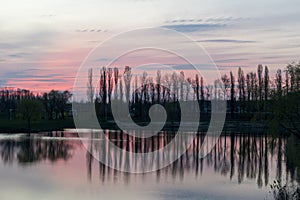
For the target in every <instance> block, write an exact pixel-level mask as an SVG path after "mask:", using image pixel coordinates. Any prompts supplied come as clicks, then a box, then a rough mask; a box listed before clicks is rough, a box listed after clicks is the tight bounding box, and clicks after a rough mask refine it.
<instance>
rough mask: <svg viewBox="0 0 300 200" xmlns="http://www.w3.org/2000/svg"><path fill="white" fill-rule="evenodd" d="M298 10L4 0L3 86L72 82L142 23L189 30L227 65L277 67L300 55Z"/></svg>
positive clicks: (159, 1)
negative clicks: (90, 58)
mask: <svg viewBox="0 0 300 200" xmlns="http://www.w3.org/2000/svg"><path fill="white" fill-rule="evenodd" d="M299 17H300V6H298V1H296V0H285V1H284V0H273V1H267V0H264V1H261V0H252V1H245V0H232V1H225V0H224V1H222V0H209V1H208V0H202V1H199V0H187V1H183V0H181V1H180V0H110V1H103V0H86V1H79V0H41V1H35V0H22V1H17V0H10V1H6V0H1V7H0V69H1V71H0V74H1V79H0V87H18V88H26V89H30V90H32V91H35V92H42V91H48V90H50V89H53V88H54V89H59V90H65V89H71V88H72V87H73V83H74V77H75V76H76V72H77V70H78V68H79V66H80V65H81V63H82V62H83V60H84V59H85V58H86V56H87V55H88V54H89V52H90V51H91V50H92V49H93V48H95V47H96V46H97V45H98V44H99V43H101V42H103V41H105V40H107V39H108V38H111V37H112V36H114V35H117V34H120V33H122V32H125V31H130V30H132V29H137V28H144V27H161V28H168V29H172V30H175V31H178V32H181V33H183V34H186V35H187V36H189V37H191V38H192V39H193V40H194V41H196V42H197V43H199V44H200V45H202V46H203V47H204V48H205V49H206V51H207V52H208V53H209V55H210V56H211V57H212V59H213V60H214V62H215V63H216V65H217V66H218V67H219V69H220V70H221V71H222V70H223V71H224V73H226V72H228V71H229V70H233V71H237V68H238V67H243V69H244V70H245V71H246V72H247V71H251V70H255V69H256V67H257V65H258V64H263V65H267V66H268V67H269V68H270V71H271V72H274V71H276V70H277V68H284V67H285V66H286V65H287V64H288V63H291V62H298V61H300V54H299V50H300V26H299V25H300V20H299ZM114 48H115V47H111V48H110V49H109V50H108V52H106V53H105V56H104V55H103V57H102V56H101V55H100V56H99V59H102V60H108V59H110V58H109V56H108V55H109V52H110V51H113V50H114Z"/></svg>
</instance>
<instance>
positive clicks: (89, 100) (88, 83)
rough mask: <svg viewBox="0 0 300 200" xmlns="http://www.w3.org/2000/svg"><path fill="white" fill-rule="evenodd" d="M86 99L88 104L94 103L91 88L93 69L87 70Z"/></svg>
mask: <svg viewBox="0 0 300 200" xmlns="http://www.w3.org/2000/svg"><path fill="white" fill-rule="evenodd" d="M86 94H87V99H88V102H90V103H93V101H94V86H93V69H92V68H90V69H89V70H88V82H87V91H86Z"/></svg>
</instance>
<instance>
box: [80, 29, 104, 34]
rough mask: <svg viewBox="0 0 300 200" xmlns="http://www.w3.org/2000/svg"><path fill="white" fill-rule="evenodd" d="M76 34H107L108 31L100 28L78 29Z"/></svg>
mask: <svg viewBox="0 0 300 200" xmlns="http://www.w3.org/2000/svg"><path fill="white" fill-rule="evenodd" d="M75 31H76V32H79V33H93V32H94V33H100V32H107V30H104V29H100V28H84V29H76V30H75Z"/></svg>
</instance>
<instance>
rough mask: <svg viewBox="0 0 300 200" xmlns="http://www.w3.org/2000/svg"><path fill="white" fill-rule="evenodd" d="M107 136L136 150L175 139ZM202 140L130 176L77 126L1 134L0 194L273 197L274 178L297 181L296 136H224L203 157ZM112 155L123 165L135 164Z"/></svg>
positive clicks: (3, 196) (13, 196)
mask: <svg viewBox="0 0 300 200" xmlns="http://www.w3.org/2000/svg"><path fill="white" fill-rule="evenodd" d="M106 134H107V136H108V137H110V138H111V140H112V141H114V143H115V144H116V145H118V146H121V147H126V148H127V150H130V151H135V152H142V151H145V149H147V151H149V149H150V150H155V149H157V148H160V146H161V145H164V144H166V143H168V141H169V140H171V139H172V134H170V133H161V134H159V136H157V137H153V138H151V139H150V140H145V141H142V142H141V143H136V144H139V145H135V144H134V143H133V141H132V140H131V139H130V138H128V137H126V136H123V135H122V134H120V133H118V132H108V131H107V133H106ZM95 141H97V138H95V137H92V140H86V141H84V142H85V143H86V146H87V147H89V148H91V149H89V150H90V151H93V152H97V151H99V152H101V151H102V149H101V147H97V145H95V144H97V143H95ZM202 141H203V136H198V137H196V139H195V140H194V141H193V143H192V145H191V147H190V148H189V150H188V151H187V152H186V153H185V154H184V155H183V156H182V157H181V158H180V159H179V160H177V161H176V162H174V163H173V164H172V165H170V166H168V167H165V168H163V169H161V170H159V171H156V172H150V173H144V174H130V173H124V172H120V171H117V170H114V169H111V168H109V167H107V166H105V165H103V164H102V163H100V162H99V161H97V160H96V159H95V158H94V157H93V156H91V154H90V153H89V152H88V151H87V149H86V148H85V146H84V145H83V144H82V142H81V140H80V139H79V138H78V136H77V134H76V133H75V132H72V131H65V132H52V133H40V134H32V135H30V136H27V135H24V134H16V135H0V154H1V155H0V156H1V159H0V177H1V179H0V199H10V200H14V199H17V200H19V199H31V200H40V199H45V200H48V199H49V200H50V199H51V200H52V199H63V200H68V199H72V200H77V199H78V200H79V199H89V200H90V199H91V200H94V199H220V200H221V199H249V200H250V199H251V200H252V199H265V198H267V197H268V199H271V196H270V195H269V196H268V192H269V191H270V186H269V185H270V184H271V183H272V182H273V181H274V180H282V181H283V182H285V181H286V182H288V183H291V184H297V183H298V181H299V178H300V176H299V172H298V170H297V169H298V167H299V164H300V163H299V161H300V159H299V155H300V147H299V145H300V142H299V141H298V140H297V139H295V138H292V137H291V138H279V137H276V138H274V137H271V136H263V135H253V134H251V135H250V134H249V135H238V134H235V135H227V136H222V137H221V138H220V139H219V140H218V142H217V144H216V146H215V148H213V149H212V151H211V153H210V154H209V155H208V156H206V157H205V158H203V159H199V158H198V157H197V152H199V147H200V146H201V142H202ZM141 144H143V145H141ZM106 148H109V146H108V147H106ZM151 148H152V149H151ZM111 153H112V154H113V152H111ZM113 155H114V156H115V162H116V163H117V164H118V165H120V166H124V167H134V166H131V165H130V164H129V165H128V163H127V162H126V159H124V158H122V156H121V155H118V154H113ZM159 159H164V158H163V157H160V158H159ZM126 163H127V164H126Z"/></svg>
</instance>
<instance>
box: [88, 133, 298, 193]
mask: <svg viewBox="0 0 300 200" xmlns="http://www.w3.org/2000/svg"><path fill="white" fill-rule="evenodd" d="M105 135H106V137H108V138H110V141H112V143H113V144H114V145H117V146H119V147H120V148H124V149H126V151H131V152H152V151H155V150H157V149H160V148H163V147H164V146H165V145H166V144H168V143H169V142H170V141H171V140H172V138H173V137H174V135H175V134H174V133H160V134H158V135H157V136H153V137H151V138H145V139H141V138H139V139H136V138H134V137H132V136H129V135H126V134H124V133H122V132H115V131H114V132H108V131H107V132H106V133H105ZM95 137H99V135H97V136H95ZM204 137H205V136H204V135H203V134H199V135H197V137H195V139H194V140H193V142H192V144H191V146H190V148H189V149H188V150H187V151H186V153H184V154H183V155H182V156H181V157H180V159H178V160H177V161H175V162H174V163H172V164H171V165H169V166H168V167H165V168H163V169H161V170H158V171H156V172H154V173H155V174H156V178H157V181H160V178H161V176H163V177H168V176H170V177H172V178H173V179H177V178H179V179H180V180H183V179H184V177H185V174H188V173H194V175H195V177H198V176H199V175H201V174H202V173H205V171H206V170H208V169H213V170H214V171H215V172H219V173H220V174H221V175H223V176H226V177H228V178H229V179H230V180H231V179H232V180H237V181H238V183H242V182H243V181H245V180H254V181H256V183H257V186H258V187H259V188H260V187H263V186H264V185H265V186H267V185H269V176H270V169H269V167H270V163H271V164H272V166H274V164H275V166H276V178H277V179H279V180H281V179H282V178H283V177H282V175H283V173H284V174H285V176H286V177H289V178H290V181H299V178H300V176H299V174H297V175H296V174H295V173H296V172H298V171H297V168H298V167H299V166H300V165H299V164H300V163H299V156H298V155H299V153H297V152H299V151H300V145H298V146H296V145H295V144H298V143H299V142H298V143H297V142H295V140H290V139H288V138H284V137H278V138H273V137H271V136H267V135H261V134H259V135H258V134H257V135H255V134H243V135H241V134H240V135H239V134H229V135H224V136H221V137H220V138H219V140H218V142H217V143H216V145H215V147H214V148H213V149H212V151H211V152H210V154H209V155H207V156H206V157H205V158H203V159H199V152H200V148H201V145H202V143H203V141H204ZM110 145H112V144H110V143H109V142H105V145H103V146H99V143H97V142H95V141H93V140H92V142H91V145H90V148H92V149H90V151H91V150H92V151H93V152H94V153H95V152H97V151H99V152H98V153H99V154H100V153H101V154H105V159H107V160H108V159H113V162H111V164H112V166H115V167H116V168H121V169H124V170H125V169H128V167H129V168H130V167H132V168H136V167H141V166H142V165H141V166H137V163H142V162H144V163H147V164H149V163H151V162H150V161H152V164H153V165H159V164H160V163H161V162H163V161H164V159H168V156H170V155H171V154H172V153H171V154H170V155H165V154H157V155H156V157H155V159H152V160H151V158H149V160H148V161H147V160H146V161H145V160H143V161H142V160H140V161H137V162H134V161H133V157H125V155H128V154H124V153H119V152H114V150H113V149H112V148H110ZM295 146H296V147H297V148H298V149H295ZM178 148H180V147H177V148H176V149H173V151H174V152H175V151H178ZM90 156H91V155H90V154H89V153H88V154H87V160H89V161H91V159H90V158H89V157H90ZM102 158H103V157H102ZM285 160H286V161H287V162H284V161H285ZM87 169H88V171H89V173H92V168H91V164H90V163H88V164H87ZM284 170H285V172H284ZM99 176H100V179H101V180H102V181H103V182H105V181H110V180H111V179H115V178H116V177H124V180H125V181H126V182H129V181H130V177H132V176H135V175H132V174H131V175H130V176H129V174H127V173H123V172H119V171H117V170H114V169H111V168H110V167H107V166H106V165H103V164H102V163H101V162H99ZM144 176H145V177H146V174H144ZM112 181H115V180H112ZM272 181H273V180H272Z"/></svg>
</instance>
